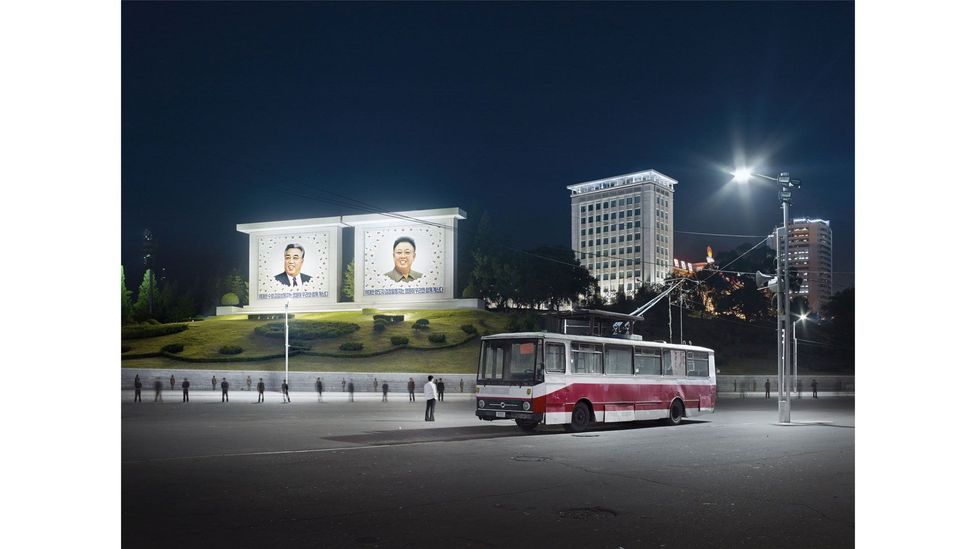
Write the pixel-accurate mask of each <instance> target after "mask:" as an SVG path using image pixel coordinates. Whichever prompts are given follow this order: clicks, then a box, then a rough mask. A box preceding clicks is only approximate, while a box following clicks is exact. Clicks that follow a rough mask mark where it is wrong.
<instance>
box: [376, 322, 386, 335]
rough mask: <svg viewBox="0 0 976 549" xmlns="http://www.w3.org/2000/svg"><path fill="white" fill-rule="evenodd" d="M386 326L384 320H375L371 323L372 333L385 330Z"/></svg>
mask: <svg viewBox="0 0 976 549" xmlns="http://www.w3.org/2000/svg"><path fill="white" fill-rule="evenodd" d="M386 324H387V322H386V321H384V320H377V321H376V322H374V323H373V331H374V332H376V333H380V332H382V331H383V330H385V329H386Z"/></svg>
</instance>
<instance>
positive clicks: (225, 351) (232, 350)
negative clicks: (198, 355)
mask: <svg viewBox="0 0 976 549" xmlns="http://www.w3.org/2000/svg"><path fill="white" fill-rule="evenodd" d="M219 352H220V354H222V355H239V354H241V353H243V352H244V349H241V348H240V347H238V346H237V345H224V346H223V347H221V348H220V351H219Z"/></svg>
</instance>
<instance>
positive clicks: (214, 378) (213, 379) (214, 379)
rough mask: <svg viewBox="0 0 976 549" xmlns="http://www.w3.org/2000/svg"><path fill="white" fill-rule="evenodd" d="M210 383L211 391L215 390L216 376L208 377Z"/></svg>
mask: <svg viewBox="0 0 976 549" xmlns="http://www.w3.org/2000/svg"><path fill="white" fill-rule="evenodd" d="M210 385H211V387H212V389H211V391H216V390H217V376H213V377H212V378H210Z"/></svg>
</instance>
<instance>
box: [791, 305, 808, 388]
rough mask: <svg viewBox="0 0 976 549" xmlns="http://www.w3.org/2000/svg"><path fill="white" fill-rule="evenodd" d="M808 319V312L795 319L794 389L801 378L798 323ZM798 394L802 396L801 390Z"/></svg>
mask: <svg viewBox="0 0 976 549" xmlns="http://www.w3.org/2000/svg"><path fill="white" fill-rule="evenodd" d="M806 319H807V314H806V313H803V314H802V315H800V318H798V319H796V320H794V321H793V390H794V391H796V387H797V380H798V379H799V378H800V366H799V364H800V358H799V356H800V353H799V347H798V346H797V344H796V323H797V322H803V321H805V320H806ZM797 396H800V393H799V391H797Z"/></svg>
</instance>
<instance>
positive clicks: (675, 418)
mask: <svg viewBox="0 0 976 549" xmlns="http://www.w3.org/2000/svg"><path fill="white" fill-rule="evenodd" d="M684 414H685V407H684V406H683V405H682V404H681V401H680V400H677V399H675V401H674V402H672V403H671V410H669V411H668V417H666V418H664V422H665V423H666V424H668V425H678V424H680V423H681V416H683V415H684Z"/></svg>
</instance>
